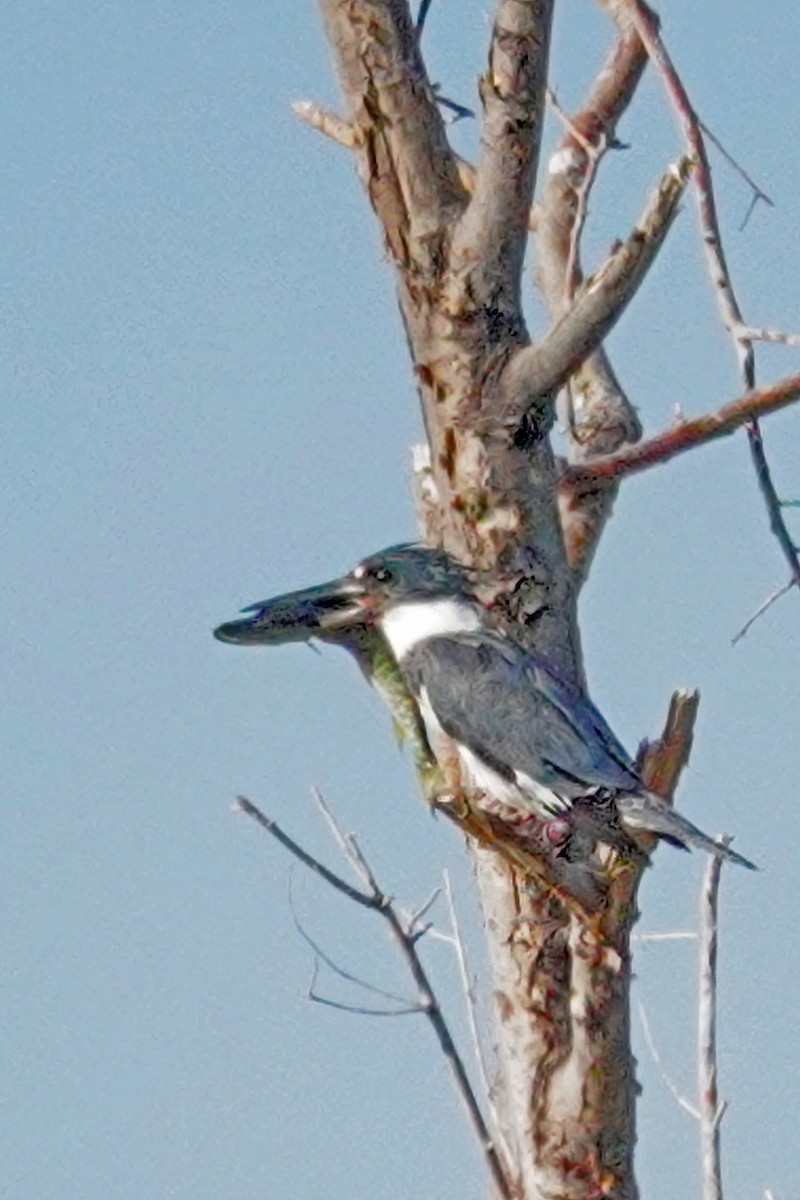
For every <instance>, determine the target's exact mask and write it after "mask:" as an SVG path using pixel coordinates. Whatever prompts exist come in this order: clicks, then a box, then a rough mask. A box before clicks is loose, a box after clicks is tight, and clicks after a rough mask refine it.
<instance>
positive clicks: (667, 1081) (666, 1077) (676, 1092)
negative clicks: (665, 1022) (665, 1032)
mask: <svg viewBox="0 0 800 1200" xmlns="http://www.w3.org/2000/svg"><path fill="white" fill-rule="evenodd" d="M693 936H694V935H693ZM636 1011H637V1012H638V1014H639V1023H640V1025H641V1027H642V1033H643V1034H644V1040H645V1042H646V1043H647V1049H648V1050H649V1051H650V1057H651V1058H652V1060H653V1062H654V1063H655V1065H656V1067H657V1069H658V1073H659V1075H660V1076H661V1078H662V1080H663V1082H664V1086H665V1087H666V1089H667V1091H668V1092H669V1093H670V1094H671V1096H672V1097H673V1099H674V1100H675V1101H676V1103H677V1104H678V1105H679V1106H680V1107H681V1108H682V1109H683V1111H684V1112H687V1113H688V1114H689V1116H690V1117H694V1119H695V1121H699V1120H700V1113H699V1112H698V1110H697V1109H696V1108H695V1106H694V1105H693V1104H691V1103H690V1102H689V1101H688V1100H687V1099H686V1097H685V1096H684V1095H683V1093H682V1092H681V1091H680V1089H679V1088H678V1085H677V1084H676V1083H675V1082H674V1080H673V1079H672V1078H671V1076H670V1074H669V1072H668V1071H667V1069H666V1067H665V1066H664V1064H663V1062H662V1061H661V1055H660V1054H659V1053H658V1047H657V1046H656V1043H655V1039H654V1037H653V1034H652V1031H651V1029H650V1022H649V1021H648V1019H647V1013H646V1012H645V1007H644V1005H643V1004H642V1002H641V1000H640V1001H639V1002H638V1003H637V1005H636Z"/></svg>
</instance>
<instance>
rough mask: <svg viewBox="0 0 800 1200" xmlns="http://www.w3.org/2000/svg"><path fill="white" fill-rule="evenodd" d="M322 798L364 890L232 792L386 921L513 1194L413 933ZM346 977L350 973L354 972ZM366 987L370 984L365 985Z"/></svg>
mask: <svg viewBox="0 0 800 1200" xmlns="http://www.w3.org/2000/svg"><path fill="white" fill-rule="evenodd" d="M316 799H317V801H318V802H319V801H320V800H321V796H320V795H319V793H317V796H316ZM322 804H323V807H324V809H325V810H326V811H327V813H328V815H329V817H330V823H331V824H332V827H333V828H334V829H335V831H336V840H337V842H338V844H339V846H340V848H341V849H342V852H343V853H344V854H345V856H346V857H347V859H348V861H349V862H350V863H351V865H353V866H354V867H355V868H356V869H357V870H358V873H359V875H362V873H363V878H364V879H365V882H366V884H367V886H368V888H369V891H368V892H360V891H359V890H358V889H357V888H354V887H351V886H350V884H349V883H347V882H346V880H344V879H342V878H341V877H340V876H339V875H336V874H335V873H334V872H333V871H330V870H329V869H328V868H327V867H325V866H323V864H322V863H321V862H319V860H318V859H316V858H314V856H313V855H311V854H309V853H308V852H307V851H306V850H304V849H303V848H302V846H300V845H299V844H298V843H297V842H295V841H294V839H293V838H291V837H289V835H288V834H286V833H284V832H283V830H282V829H281V828H280V827H279V826H278V824H277V822H275V821H274V820H272V818H271V817H267V816H266V815H265V814H264V813H263V812H261V810H260V809H259V808H257V807H256V805H255V804H253V803H252V801H250V800H248V799H246V797H244V796H239V797H237V807H238V808H239V810H240V811H241V812H244V813H246V815H247V816H249V817H252V818H253V820H255V821H257V822H258V824H259V825H260V826H261V828H262V829H264V830H266V832H267V833H269V834H271V835H272V837H274V838H275V839H276V840H277V841H279V842H280V844H281V845H282V846H283V847H284V848H285V849H286V850H288V851H289V853H290V854H293V855H294V857H295V858H297V859H298V860H299V861H300V862H301V863H303V865H304V866H306V867H308V868H309V869H310V870H312V871H314V872H316V874H318V875H320V876H321V877H322V878H323V879H324V880H325V882H326V883H329V884H330V885H331V887H333V888H335V889H336V891H338V892H341V893H342V895H344V896H346V897H347V898H348V900H354V901H355V902H356V904H360V905H361V906H362V907H364V908H370V909H372V910H373V911H374V912H377V913H379V914H380V915H381V916H382V917H383V919H384V920H385V921H386V923H387V924H388V926H389V929H390V932H391V935H392V938H393V939H394V941H395V943H396V944H397V946H398V948H399V950H400V953H401V955H402V957H403V958H404V959H405V962H406V965H407V967H408V969H409V972H410V974H411V977H412V979H413V980H414V983H415V985H416V988H417V997H418V1003H417V1009H418V1011H419V1012H421V1013H423V1014H424V1015H425V1017H427V1019H428V1021H429V1023H430V1025H431V1027H432V1028H433V1030H434V1033H435V1034H436V1037H437V1039H438V1042H439V1046H440V1048H441V1051H442V1054H443V1055H444V1058H445V1061H446V1063H447V1065H448V1067H449V1069H450V1073H451V1076H452V1078H453V1081H454V1083H455V1087H456V1092H457V1094H458V1096H459V1098H460V1100H461V1102H462V1104H463V1106H464V1108H465V1110H466V1113H467V1118H468V1120H469V1123H470V1125H471V1126H472V1130H473V1132H474V1134H475V1136H476V1137H477V1139H478V1142H479V1144H480V1147H481V1151H482V1153H483V1157H484V1161H485V1162H486V1165H487V1167H488V1169H489V1172H490V1174H491V1176H492V1181H493V1183H494V1186H495V1188H496V1189H497V1192H498V1195H499V1196H500V1197H502V1200H514V1188H513V1186H512V1184H511V1181H510V1179H509V1177H508V1174H507V1169H506V1167H505V1165H504V1164H503V1162H502V1161H501V1158H500V1154H499V1152H498V1149H497V1147H496V1146H495V1144H494V1141H493V1139H492V1136H491V1133H490V1132H489V1129H488V1126H487V1125H486V1122H485V1120H484V1117H483V1114H482V1112H481V1109H480V1105H479V1104H478V1101H477V1098H476V1096H475V1093H474V1091H473V1089H472V1084H471V1083H470V1081H469V1076H468V1074H467V1071H466V1069H465V1067H464V1064H463V1062H462V1059H461V1056H460V1054H459V1052H458V1049H457V1048H456V1045H455V1042H454V1041H453V1038H452V1035H451V1033H450V1029H449V1027H448V1025H447V1022H446V1020H445V1018H444V1015H443V1013H442V1010H441V1007H440V1005H439V1001H438V999H437V997H436V993H435V992H434V990H433V987H432V986H431V983H430V980H429V979H428V975H427V972H426V971H425V968H424V967H423V965H422V961H421V960H420V957H419V954H418V952H417V948H416V944H415V939H414V937H412V936H410V935H409V932H408V930H407V929H406V927H405V926H404V923H403V921H402V919H401V918H400V916H399V915H398V913H397V911H396V909H395V907H394V904H393V903H392V900H391V899H390V897H389V896H388V895H387V894H386V893H385V892H384V891H383V889H382V888H381V887H380V885H379V884H378V882H377V880H376V878H375V875H374V873H373V871H372V868H371V867H370V866H369V864H368V862H367V860H366V858H365V857H364V854H363V852H362V851H361V850H360V848H359V847H358V844H357V843H356V842H355V839H354V838H353V837H352V836H350V835H347V834H344V833H342V831H341V829H340V828H339V826H338V824H337V823H336V821H335V819H334V818H333V814H332V813H331V811H330V809H329V808H328V807H327V805H325V804H324V801H322ZM317 952H318V953H320V956H321V952H320V951H319V949H318V948H317ZM326 961H328V962H330V960H327V959H326ZM334 969H335V970H336V971H337V973H341V974H345V977H346V978H347V977H348V976H347V975H346V973H343V972H341V971H340V969H339V968H338V967H334ZM349 978H353V979H354V978H355V977H349ZM371 990H374V989H372V988H371ZM321 1002H323V1003H326V1004H328V1005H329V1006H331V1007H336V1008H341V1007H347V1006H342V1005H340V1004H338V1003H337V1002H336V1001H327V1000H324V999H322V1001H321ZM349 1011H353V1010H352V1008H349ZM411 1011H413V1010H411Z"/></svg>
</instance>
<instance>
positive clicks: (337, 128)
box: [292, 100, 358, 150]
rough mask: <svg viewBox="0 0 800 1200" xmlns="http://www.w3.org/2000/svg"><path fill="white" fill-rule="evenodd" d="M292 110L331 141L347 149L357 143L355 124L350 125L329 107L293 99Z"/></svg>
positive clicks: (311, 101)
mask: <svg viewBox="0 0 800 1200" xmlns="http://www.w3.org/2000/svg"><path fill="white" fill-rule="evenodd" d="M292 112H293V113H294V114H295V116H296V117H299V118H300V120H301V121H305V123H306V125H310V126H311V128H312V129H316V130H317V131H318V132H319V133H324V134H325V137H328V138H330V139H331V141H332V142H337V143H338V145H340V146H345V147H346V148H347V149H348V150H352V149H353V148H354V147H355V146H357V145H358V132H357V130H356V128H355V126H353V125H351V123H350V122H349V121H345V120H344V119H343V118H342V117H340V116H339V114H338V113H335V112H332V111H331V109H329V108H321V107H320V105H319V104H316V103H315V102H314V101H313V100H293V101H292Z"/></svg>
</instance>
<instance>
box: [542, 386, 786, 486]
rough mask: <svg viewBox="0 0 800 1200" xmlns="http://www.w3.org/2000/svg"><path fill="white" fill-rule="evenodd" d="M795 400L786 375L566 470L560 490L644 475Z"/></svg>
mask: <svg viewBox="0 0 800 1200" xmlns="http://www.w3.org/2000/svg"><path fill="white" fill-rule="evenodd" d="M798 398H800V375H789V376H788V377H787V378H786V379H779V380H778V382H777V383H773V384H770V385H769V386H768V387H765V388H760V389H757V390H755V391H751V392H746V393H745V394H744V395H743V396H740V397H739V398H738V399H737V400H732V401H730V403H729V404H723V405H722V406H721V407H720V408H718V409H716V410H715V411H714V412H709V413H704V414H703V415H702V416H700V417H691V418H689V420H686V421H681V422H680V423H678V424H677V425H673V427H672V428H671V429H665V430H664V431H663V432H662V433H657V434H655V436H654V437H650V438H646V439H645V440H644V441H642V442H638V443H637V444H636V445H635V446H625V447H623V449H622V450H619V451H618V452H617V453H616V454H608V455H604V456H603V457H602V458H595V459H592V460H591V462H588V463H584V464H582V465H581V466H567V467H566V468H565V469H564V472H563V475H562V477H561V487H562V488H565V489H566V490H567V491H568V492H569V491H572V492H576V493H581V492H583V491H587V490H588V491H591V489H592V488H595V487H597V485H598V484H599V483H601V482H602V481H603V480H607V479H619V478H621V477H622V476H623V475H631V474H633V473H634V472H636V471H645V470H647V468H648V467H654V466H656V465H657V464H659V463H662V462H666V461H667V460H668V459H670V458H673V457H674V456H675V455H676V454H682V453H683V452H684V451H686V450H692V449H694V448H695V447H696V446H702V445H704V444H705V443H706V442H710V441H713V440H714V439H716V438H720V437H725V436H727V435H728V434H730V433H734V432H735V431H736V430H737V429H740V428H741V427H742V426H743V425H746V424H747V422H748V421H752V420H754V419H757V418H758V417H762V416H766V415H767V414H768V413H773V412H778V410H779V409H781V408H786V407H787V406H788V405H790V404H793V403H794V402H795V401H796V400H797V399H798Z"/></svg>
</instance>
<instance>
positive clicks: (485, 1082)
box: [444, 871, 499, 1135]
mask: <svg viewBox="0 0 800 1200" xmlns="http://www.w3.org/2000/svg"><path fill="white" fill-rule="evenodd" d="M444 898H445V902H446V904H447V911H448V914H449V916H450V928H451V930H452V936H451V937H450V942H451V944H452V946H453V949H454V950H455V952H456V962H457V963H458V973H459V975H460V976H461V988H462V990H463V993H464V1000H465V1002H466V1009H467V1021H468V1023H469V1032H470V1036H471V1038H472V1049H473V1053H474V1055H475V1064H476V1066H477V1068H478V1075H479V1077H480V1081H481V1086H482V1087H483V1092H484V1095H485V1096H487V1097H488V1096H490V1095H491V1090H492V1089H491V1085H490V1083H489V1072H488V1069H487V1066H486V1059H485V1057H484V1053H483V1046H482V1044H481V1036H480V1031H479V1029H478V1000H477V997H476V995H475V984H474V981H473V978H472V975H471V974H470V970H469V966H468V964H467V953H466V950H465V949H464V941H463V939H462V937H461V929H460V928H459V924H458V916H457V914H456V906H455V901H454V900H453V889H452V887H451V884H450V872H449V871H445V872H444ZM493 1116H494V1121H493V1124H494V1126H495V1135H497V1133H498V1131H499V1126H498V1123H497V1118H496V1115H495V1114H494V1113H493Z"/></svg>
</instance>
